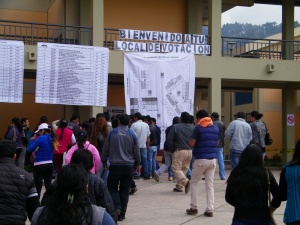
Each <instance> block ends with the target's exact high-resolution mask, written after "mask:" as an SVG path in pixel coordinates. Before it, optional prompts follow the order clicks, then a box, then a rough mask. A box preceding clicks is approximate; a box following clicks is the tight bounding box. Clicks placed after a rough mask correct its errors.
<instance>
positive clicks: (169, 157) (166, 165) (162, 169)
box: [155, 151, 173, 177]
mask: <svg viewBox="0 0 300 225" xmlns="http://www.w3.org/2000/svg"><path fill="white" fill-rule="evenodd" d="M164 158H165V163H164V164H162V165H161V167H160V168H159V169H158V170H157V171H155V173H156V174H157V175H158V176H160V175H161V174H162V173H164V172H165V171H166V170H167V169H168V168H170V167H171V164H172V153H171V152H168V151H164ZM171 173H172V175H171V176H170V172H169V177H172V176H173V172H172V168H171Z"/></svg>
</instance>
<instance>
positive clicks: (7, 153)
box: [0, 140, 40, 225]
mask: <svg viewBox="0 0 300 225" xmlns="http://www.w3.org/2000/svg"><path fill="white" fill-rule="evenodd" d="M15 158H16V146H15V144H14V143H13V142H12V141H8V140H3V141H0V177H1V182H0V190H1V191H0V224H1V225H11V224H23V225H25V222H26V220H27V216H28V218H29V220H31V217H32V215H33V213H34V212H35V210H36V208H37V207H39V206H40V202H39V197H38V194H37V191H36V188H35V186H34V182H33V179H32V176H31V175H30V174H29V173H28V172H26V171H25V170H24V169H21V168H19V167H17V166H16V164H15V161H14V159H15Z"/></svg>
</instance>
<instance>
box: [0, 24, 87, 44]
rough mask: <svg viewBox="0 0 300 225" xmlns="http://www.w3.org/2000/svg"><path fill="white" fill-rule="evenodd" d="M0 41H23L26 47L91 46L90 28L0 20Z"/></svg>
mask: <svg viewBox="0 0 300 225" xmlns="http://www.w3.org/2000/svg"><path fill="white" fill-rule="evenodd" d="M0 39H7V40H18V41H23V42H24V44H27V45H36V43H37V42H49V43H61V44H75V45H92V27H83V26H68V25H58V24H44V23H29V22H21V21H10V20H0Z"/></svg>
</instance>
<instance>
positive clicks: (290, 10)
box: [282, 0, 295, 60]
mask: <svg viewBox="0 0 300 225" xmlns="http://www.w3.org/2000/svg"><path fill="white" fill-rule="evenodd" d="M294 8H295V5H294V1H290V0H283V1H282V39H283V40H288V41H292V40H294V14H295V13H294ZM282 58H283V59H285V60H294V43H293V42H287V43H283V45H282Z"/></svg>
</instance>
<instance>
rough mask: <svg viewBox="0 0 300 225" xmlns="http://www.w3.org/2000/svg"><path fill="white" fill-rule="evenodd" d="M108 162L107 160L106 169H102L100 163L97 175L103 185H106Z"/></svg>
mask: <svg viewBox="0 0 300 225" xmlns="http://www.w3.org/2000/svg"><path fill="white" fill-rule="evenodd" d="M109 165H110V164H109V160H107V168H106V169H103V163H102V162H100V164H99V168H98V173H97V175H98V176H99V177H100V178H102V180H103V181H104V183H105V184H107V178H108V174H109Z"/></svg>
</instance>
